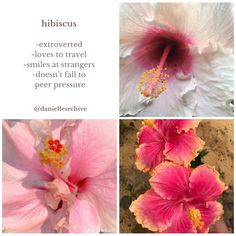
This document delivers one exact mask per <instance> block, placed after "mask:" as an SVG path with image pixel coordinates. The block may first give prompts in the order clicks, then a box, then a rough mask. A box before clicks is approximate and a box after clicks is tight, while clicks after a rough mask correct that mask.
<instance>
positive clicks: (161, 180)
mask: <svg viewBox="0 0 236 236" xmlns="http://www.w3.org/2000/svg"><path fill="white" fill-rule="evenodd" d="M150 184H151V187H152V189H151V190H149V191H147V192H146V193H144V194H143V195H141V196H139V198H138V199H137V200H136V201H134V202H133V203H132V204H131V206H130V210H131V211H132V212H133V213H134V214H135V216H136V220H137V222H138V223H139V224H142V225H143V227H146V228H148V229H149V230H151V231H154V232H165V233H196V232H199V233H203V232H208V230H209V226H210V225H211V224H213V223H215V222H216V221H217V220H218V219H219V218H220V216H221V215H222V213H223V209H222V205H221V204H220V203H219V202H217V201H216V200H217V198H218V197H219V196H220V194H221V193H222V192H223V191H224V190H225V189H226V187H225V185H224V183H223V182H221V181H220V179H219V174H218V173H217V172H216V170H215V169H214V168H213V167H210V166H207V165H202V166H199V167H197V168H195V169H191V168H185V167H183V166H180V165H176V164H174V163H171V162H164V163H162V164H160V165H159V166H158V167H157V168H156V169H155V174H154V175H153V177H152V178H151V179H150Z"/></svg>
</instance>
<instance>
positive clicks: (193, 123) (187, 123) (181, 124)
mask: <svg viewBox="0 0 236 236" xmlns="http://www.w3.org/2000/svg"><path fill="white" fill-rule="evenodd" d="M199 123H200V120H178V121H177V122H176V129H177V132H178V133H181V132H182V131H185V132H188V131H189V130H190V129H193V130H194V129H195V128H197V127H198V125H199Z"/></svg>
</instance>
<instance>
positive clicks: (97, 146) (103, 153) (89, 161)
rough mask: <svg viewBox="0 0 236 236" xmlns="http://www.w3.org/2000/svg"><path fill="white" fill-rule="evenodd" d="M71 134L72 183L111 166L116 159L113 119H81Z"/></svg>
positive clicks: (92, 175) (102, 171) (70, 177)
mask: <svg viewBox="0 0 236 236" xmlns="http://www.w3.org/2000/svg"><path fill="white" fill-rule="evenodd" d="M72 135H73V136H72V143H71V148H70V156H71V157H72V158H71V173H70V176H69V179H70V181H71V182H72V183H73V184H77V183H78V182H79V181H81V180H83V179H85V178H89V177H95V176H98V175H100V174H102V173H104V172H106V171H107V170H109V169H110V168H112V165H113V163H114V160H116V121H115V120H83V121H81V123H80V124H79V125H78V128H77V130H75V131H74V132H73V134H72Z"/></svg>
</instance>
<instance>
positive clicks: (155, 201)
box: [130, 190, 177, 232]
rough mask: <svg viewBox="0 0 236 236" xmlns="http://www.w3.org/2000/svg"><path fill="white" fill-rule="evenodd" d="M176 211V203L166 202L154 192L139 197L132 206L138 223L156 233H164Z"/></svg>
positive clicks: (131, 208) (131, 209) (150, 191)
mask: <svg viewBox="0 0 236 236" xmlns="http://www.w3.org/2000/svg"><path fill="white" fill-rule="evenodd" d="M176 209H177V205H176V203H175V201H169V200H165V199H163V198H162V197H161V196H160V195H158V194H157V193H156V192H154V191H153V190H149V191H147V192H146V193H144V194H143V195H141V196H139V198H138V199H137V200H135V201H134V202H132V204H131V206H130V211H131V212H133V213H134V215H135V216H136V220H137V222H138V223H139V224H142V226H143V227H145V228H148V229H149V230H151V231H154V232H163V231H164V230H166V229H167V228H168V227H169V226H170V225H171V222H172V219H173V218H174V217H175V214H176Z"/></svg>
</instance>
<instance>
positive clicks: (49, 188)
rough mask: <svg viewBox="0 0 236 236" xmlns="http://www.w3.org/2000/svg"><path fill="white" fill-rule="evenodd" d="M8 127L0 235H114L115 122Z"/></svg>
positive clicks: (5, 126) (31, 123)
mask: <svg viewBox="0 0 236 236" xmlns="http://www.w3.org/2000/svg"><path fill="white" fill-rule="evenodd" d="M11 123H12V122H8V121H4V122H3V229H4V232H11V233H12V232H21V233H26V232H27V233H28V232H34V233H36V232H41V233H42V232H47V233H53V232H68V233H80V232H82V233H85V232H100V231H102V232H115V231H116V122H115V121H114V120H80V121H78V120H77V121H74V120H66V121H63V120H52V121H50V120H31V121H25V122H16V123H14V124H13V125H12V124H11ZM9 124H11V125H9Z"/></svg>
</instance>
